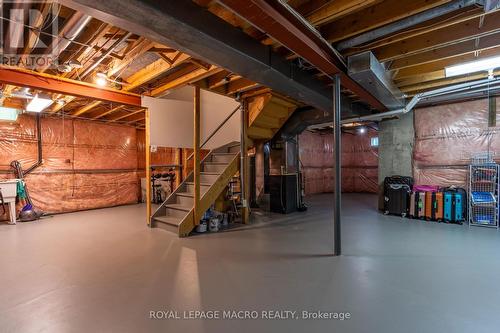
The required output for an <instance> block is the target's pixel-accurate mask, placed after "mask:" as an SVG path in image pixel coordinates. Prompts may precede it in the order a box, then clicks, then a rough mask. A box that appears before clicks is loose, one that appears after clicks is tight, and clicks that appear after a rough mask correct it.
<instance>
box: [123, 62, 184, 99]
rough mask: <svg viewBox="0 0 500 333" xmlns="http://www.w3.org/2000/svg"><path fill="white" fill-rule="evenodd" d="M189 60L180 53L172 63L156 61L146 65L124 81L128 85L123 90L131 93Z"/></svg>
mask: <svg viewBox="0 0 500 333" xmlns="http://www.w3.org/2000/svg"><path fill="white" fill-rule="evenodd" d="M190 58H191V57H190V56H189V55H187V54H185V53H180V54H179V55H178V57H177V58H176V59H175V61H173V62H172V63H168V62H166V61H165V60H163V59H158V60H157V61H154V62H153V63H151V64H149V65H147V66H146V67H144V68H142V69H141V70H139V71H138V72H136V73H134V74H132V75H131V76H129V77H128V78H127V79H126V80H127V81H128V82H130V84H129V85H127V86H125V90H127V91H131V90H133V89H135V88H137V87H139V86H140V85H142V84H144V83H146V82H148V81H151V80H152V79H154V78H157V77H158V76H160V75H162V74H164V73H165V72H167V71H168V70H170V69H172V68H174V67H176V66H179V65H180V64H183V63H185V62H186V61H188V60H189V59H190Z"/></svg>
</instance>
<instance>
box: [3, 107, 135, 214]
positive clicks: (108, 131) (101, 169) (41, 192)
mask: <svg viewBox="0 0 500 333" xmlns="http://www.w3.org/2000/svg"><path fill="white" fill-rule="evenodd" d="M41 128H42V143H43V145H42V152H43V163H42V164H41V165H40V166H39V167H38V168H36V169H35V170H34V171H33V172H32V173H30V174H29V175H26V178H25V181H26V184H27V186H28V190H29V192H30V195H31V197H32V200H33V202H34V204H35V205H36V207H38V208H39V209H41V210H43V211H44V212H49V213H60V212H67V211H75V210H82V209H92V208H100V207H110V206H116V205H122V204H129V203H135V202H137V201H138V194H139V190H138V184H139V183H138V177H137V145H136V130H135V128H131V127H126V126H114V125H105V124H101V123H95V122H89V121H82V120H72V119H67V120H66V119H52V118H42V119H41ZM36 135H37V133H36V119H35V117H32V116H29V115H21V116H20V117H19V118H18V121H17V122H15V123H0V170H1V171H2V173H1V174H0V178H2V179H7V178H13V177H14V174H13V173H12V172H11V171H12V169H11V168H10V163H11V162H12V161H13V160H18V161H20V162H21V165H22V167H23V169H24V170H26V169H27V168H29V167H30V166H31V165H33V164H35V163H36V161H37V159H38V154H37V138H36Z"/></svg>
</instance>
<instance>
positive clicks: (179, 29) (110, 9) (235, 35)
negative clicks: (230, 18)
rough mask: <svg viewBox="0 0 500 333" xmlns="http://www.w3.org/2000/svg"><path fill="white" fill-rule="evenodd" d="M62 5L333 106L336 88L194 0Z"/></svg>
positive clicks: (83, 0) (82, 0)
mask: <svg viewBox="0 0 500 333" xmlns="http://www.w3.org/2000/svg"><path fill="white" fill-rule="evenodd" d="M61 2H62V4H63V5H65V6H68V7H71V8H73V9H75V10H78V11H81V12H84V13H86V14H88V15H91V16H93V17H95V18H97V19H100V20H102V21H104V22H109V23H111V24H113V25H115V26H118V27H120V28H122V29H125V30H127V31H131V32H133V33H135V34H138V35H141V36H144V37H146V38H148V39H151V40H154V41H157V42H159V43H164V44H166V45H169V46H172V47H174V48H176V49H178V50H180V51H182V52H185V53H188V54H190V55H192V56H193V57H196V58H198V59H202V60H205V61H207V62H209V63H212V64H215V65H217V66H219V67H223V68H225V69H227V70H229V71H231V72H234V73H238V74H239V75H241V76H243V77H245V78H247V79H249V80H252V81H254V82H257V83H260V84H262V85H264V86H267V87H269V88H271V89H273V90H275V91H276V92H278V93H281V94H283V95H286V96H289V97H291V98H294V99H296V100H298V101H302V102H304V103H306V104H309V105H312V106H314V107H316V108H318V109H321V110H324V111H329V110H331V98H332V95H331V90H330V89H328V87H326V86H325V85H324V84H323V83H322V82H321V81H319V80H318V79H317V78H316V77H314V75H313V74H312V73H310V72H307V71H305V70H303V69H301V68H299V67H298V66H297V65H296V64H295V63H293V62H292V61H289V60H287V59H286V58H285V57H283V56H281V55H278V54H277V53H275V52H273V51H272V48H271V47H269V46H266V45H263V44H261V43H260V42H258V41H257V40H255V39H253V38H252V37H250V36H249V35H247V34H245V33H244V32H243V31H241V30H240V29H238V28H235V27H233V26H231V25H229V24H228V23H227V22H225V21H224V20H222V19H220V18H219V17H217V16H215V15H213V14H212V13H210V12H209V11H207V10H206V9H204V8H202V7H200V6H198V5H197V4H195V3H194V2H193V1H191V0H178V1H153V0H107V1H95V0H61Z"/></svg>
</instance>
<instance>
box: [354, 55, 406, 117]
mask: <svg viewBox="0 0 500 333" xmlns="http://www.w3.org/2000/svg"><path fill="white" fill-rule="evenodd" d="M347 61H348V73H349V76H350V77H351V78H353V79H354V80H355V81H356V82H357V83H359V84H360V85H361V86H362V87H363V88H365V89H366V90H367V91H368V92H369V93H371V94H372V95H373V96H374V97H375V98H376V99H378V100H379V101H380V102H381V103H382V104H384V105H385V106H386V107H387V108H388V109H389V110H394V109H396V108H401V107H402V106H404V105H405V103H404V98H405V96H404V94H403V93H402V92H401V91H400V90H399V88H398V87H396V86H395V85H394V83H393V82H392V79H391V78H390V77H389V74H388V73H387V72H386V70H385V68H384V66H383V65H382V64H381V63H380V62H379V61H378V60H377V58H375V55H374V54H373V53H372V52H371V51H366V52H363V53H360V54H356V55H353V56H350V57H349V58H348V59H347Z"/></svg>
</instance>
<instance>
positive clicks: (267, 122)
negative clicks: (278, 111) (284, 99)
mask: <svg viewBox="0 0 500 333" xmlns="http://www.w3.org/2000/svg"><path fill="white" fill-rule="evenodd" d="M281 124H282V122H281V119H280V118H275V117H271V116H268V115H263V114H261V115H259V116H258V117H257V118H256V119H255V121H254V122H253V125H254V126H257V127H263V128H269V129H278V128H280V127H281Z"/></svg>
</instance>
